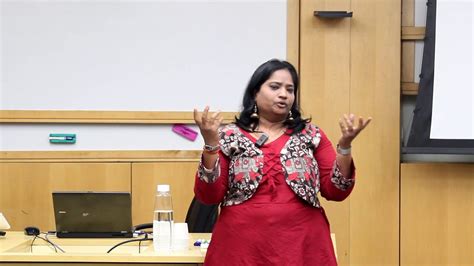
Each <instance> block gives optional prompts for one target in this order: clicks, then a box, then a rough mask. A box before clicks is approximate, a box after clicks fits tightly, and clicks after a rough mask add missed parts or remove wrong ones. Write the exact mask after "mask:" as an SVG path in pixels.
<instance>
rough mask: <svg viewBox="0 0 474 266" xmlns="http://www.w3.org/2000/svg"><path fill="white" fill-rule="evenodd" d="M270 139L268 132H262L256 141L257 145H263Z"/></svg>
mask: <svg viewBox="0 0 474 266" xmlns="http://www.w3.org/2000/svg"><path fill="white" fill-rule="evenodd" d="M267 140H268V135H267V134H262V135H261V136H260V138H258V139H257V142H255V146H257V147H259V148H260V147H262V146H263V144H265V142H266V141H267Z"/></svg>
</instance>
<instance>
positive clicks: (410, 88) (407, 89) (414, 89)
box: [401, 82, 420, 95]
mask: <svg viewBox="0 0 474 266" xmlns="http://www.w3.org/2000/svg"><path fill="white" fill-rule="evenodd" d="M419 86H420V84H419V83H415V82H402V85H401V88H402V95H418V87H419Z"/></svg>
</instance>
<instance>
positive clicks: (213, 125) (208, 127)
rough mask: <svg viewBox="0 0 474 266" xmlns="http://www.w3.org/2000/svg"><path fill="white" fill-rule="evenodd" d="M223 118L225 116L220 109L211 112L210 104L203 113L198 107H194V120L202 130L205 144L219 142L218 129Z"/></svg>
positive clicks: (216, 143)
mask: <svg viewBox="0 0 474 266" xmlns="http://www.w3.org/2000/svg"><path fill="white" fill-rule="evenodd" d="M223 120H224V118H223V117H222V116H221V115H220V112H219V111H217V112H215V113H209V106H206V107H205V108H204V111H203V112H202V113H199V112H198V110H197V109H194V121H196V124H197V125H198V127H199V130H200V131H201V135H202V137H203V138H204V143H205V144H208V145H211V146H216V145H218V144H219V134H218V129H219V127H220V125H221V124H222V121H223Z"/></svg>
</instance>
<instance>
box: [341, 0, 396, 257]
mask: <svg viewBox="0 0 474 266" xmlns="http://www.w3.org/2000/svg"><path fill="white" fill-rule="evenodd" d="M351 9H352V11H353V12H354V17H353V19H352V23H351V91H350V110H351V112H354V113H356V114H359V115H362V116H364V117H366V116H369V115H370V116H372V117H373V121H372V123H371V125H370V126H369V128H368V129H367V130H366V131H365V132H363V133H362V134H361V135H360V137H358V139H357V140H356V141H355V142H354V157H355V161H356V165H357V171H358V173H359V174H358V179H357V185H356V186H357V187H356V189H355V191H354V192H353V195H352V198H351V202H350V203H351V207H350V213H351V215H350V218H351V223H350V224H351V227H350V241H351V245H350V250H351V257H350V261H351V265H398V264H399V156H400V149H399V147H400V23H401V22H400V20H401V18H400V17H401V5H400V1H399V0H385V1H374V0H353V1H351Z"/></svg>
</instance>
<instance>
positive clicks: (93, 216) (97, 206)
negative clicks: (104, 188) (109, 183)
mask: <svg viewBox="0 0 474 266" xmlns="http://www.w3.org/2000/svg"><path fill="white" fill-rule="evenodd" d="M53 206H54V218H55V221H56V236H57V237H60V238H89V237H91V238H92V237H104V238H108V237H132V236H133V233H132V207H131V198H130V193H128V192H53Z"/></svg>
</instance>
